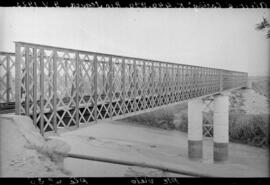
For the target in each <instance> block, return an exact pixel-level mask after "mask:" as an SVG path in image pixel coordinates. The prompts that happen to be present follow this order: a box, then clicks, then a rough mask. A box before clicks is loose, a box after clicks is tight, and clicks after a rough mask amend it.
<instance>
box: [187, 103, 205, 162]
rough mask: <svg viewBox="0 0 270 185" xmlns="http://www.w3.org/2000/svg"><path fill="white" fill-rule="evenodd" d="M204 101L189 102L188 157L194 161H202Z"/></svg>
mask: <svg viewBox="0 0 270 185" xmlns="http://www.w3.org/2000/svg"><path fill="white" fill-rule="evenodd" d="M202 110H203V101H202V99H199V98H197V99H192V100H189V101H188V157H189V158H190V159H193V160H200V159H202V153H203V150H202V138H203V137H202V123H203V116H202Z"/></svg>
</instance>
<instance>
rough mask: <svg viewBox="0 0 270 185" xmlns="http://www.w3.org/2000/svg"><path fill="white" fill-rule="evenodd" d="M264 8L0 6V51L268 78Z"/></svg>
mask: <svg viewBox="0 0 270 185" xmlns="http://www.w3.org/2000/svg"><path fill="white" fill-rule="evenodd" d="M263 17H265V18H268V20H270V9H232V8H228V9H217V8H213V9H176V8H175V9H139V8H138V9H137V8H136V9H135V8H134V9H132V8H122V9H117V8H108V9H100V8H19V7H14V8H11V7H10V8H4V7H1V8H0V51H8V52H14V51H15V44H14V41H23V42H31V43H37V44H45V45H52V46H58V47H65V48H73V49H80V50H87V51H94V52H100V53H109V54H116V55H123V56H130V57H138V58H146V59H153V60H161V61H168V62H173V63H181V64H190V65H198V66H205V67H215V68H222V69H228V70H235V71H244V72H248V73H249V75H250V76H256V75H260V76H261V75H270V71H269V68H270V66H269V63H270V54H269V51H270V39H266V32H264V31H257V30H255V26H256V24H257V23H259V22H261V21H262V18H263Z"/></svg>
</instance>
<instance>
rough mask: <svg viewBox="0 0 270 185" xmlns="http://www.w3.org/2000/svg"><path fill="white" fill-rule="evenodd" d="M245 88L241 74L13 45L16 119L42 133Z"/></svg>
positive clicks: (45, 47) (49, 47)
mask: <svg viewBox="0 0 270 185" xmlns="http://www.w3.org/2000/svg"><path fill="white" fill-rule="evenodd" d="M246 83H247V73H243V72H236V71H228V70H220V69H214V68H206V67H200V66H191V65H183V64H175V63H168V62H161V61H154V60H147V59H140V58H132V57H124V56H117V55H110V54H102V53H95V52H88V51H81V50H74V49H66V48H59V47H52V46H45V45H38V44H31V43H24V42H16V88H15V89H16V96H15V98H16V114H25V115H28V116H31V117H32V119H33V120H34V123H35V124H36V125H37V126H38V127H39V128H40V129H41V132H42V133H44V131H49V130H54V131H57V129H58V128H59V127H69V126H73V125H76V126H79V124H80V123H86V122H90V121H94V120H98V119H107V118H112V117H118V116H121V115H128V114H131V113H134V112H139V111H143V110H146V109H153V108H155V107H160V106H164V105H167V104H171V103H175V102H179V101H183V100H187V99H191V98H195V97H200V96H205V95H210V94H214V93H218V92H220V91H223V90H227V89H232V88H236V87H244V86H246Z"/></svg>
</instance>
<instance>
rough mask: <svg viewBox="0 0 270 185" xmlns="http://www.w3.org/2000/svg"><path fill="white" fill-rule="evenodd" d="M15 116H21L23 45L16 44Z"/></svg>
mask: <svg viewBox="0 0 270 185" xmlns="http://www.w3.org/2000/svg"><path fill="white" fill-rule="evenodd" d="M15 52H16V58H15V71H16V72H15V114H16V115H20V114H21V108H20V107H21V83H22V80H21V57H22V56H21V44H20V43H17V42H16V43H15Z"/></svg>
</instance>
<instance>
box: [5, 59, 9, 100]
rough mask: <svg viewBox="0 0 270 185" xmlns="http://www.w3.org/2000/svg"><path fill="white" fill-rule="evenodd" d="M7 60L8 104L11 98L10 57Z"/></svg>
mask: <svg viewBox="0 0 270 185" xmlns="http://www.w3.org/2000/svg"><path fill="white" fill-rule="evenodd" d="M6 58H7V83H6V90H7V91H6V92H7V94H6V96H7V103H9V101H10V100H9V98H10V55H9V54H8V55H6Z"/></svg>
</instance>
